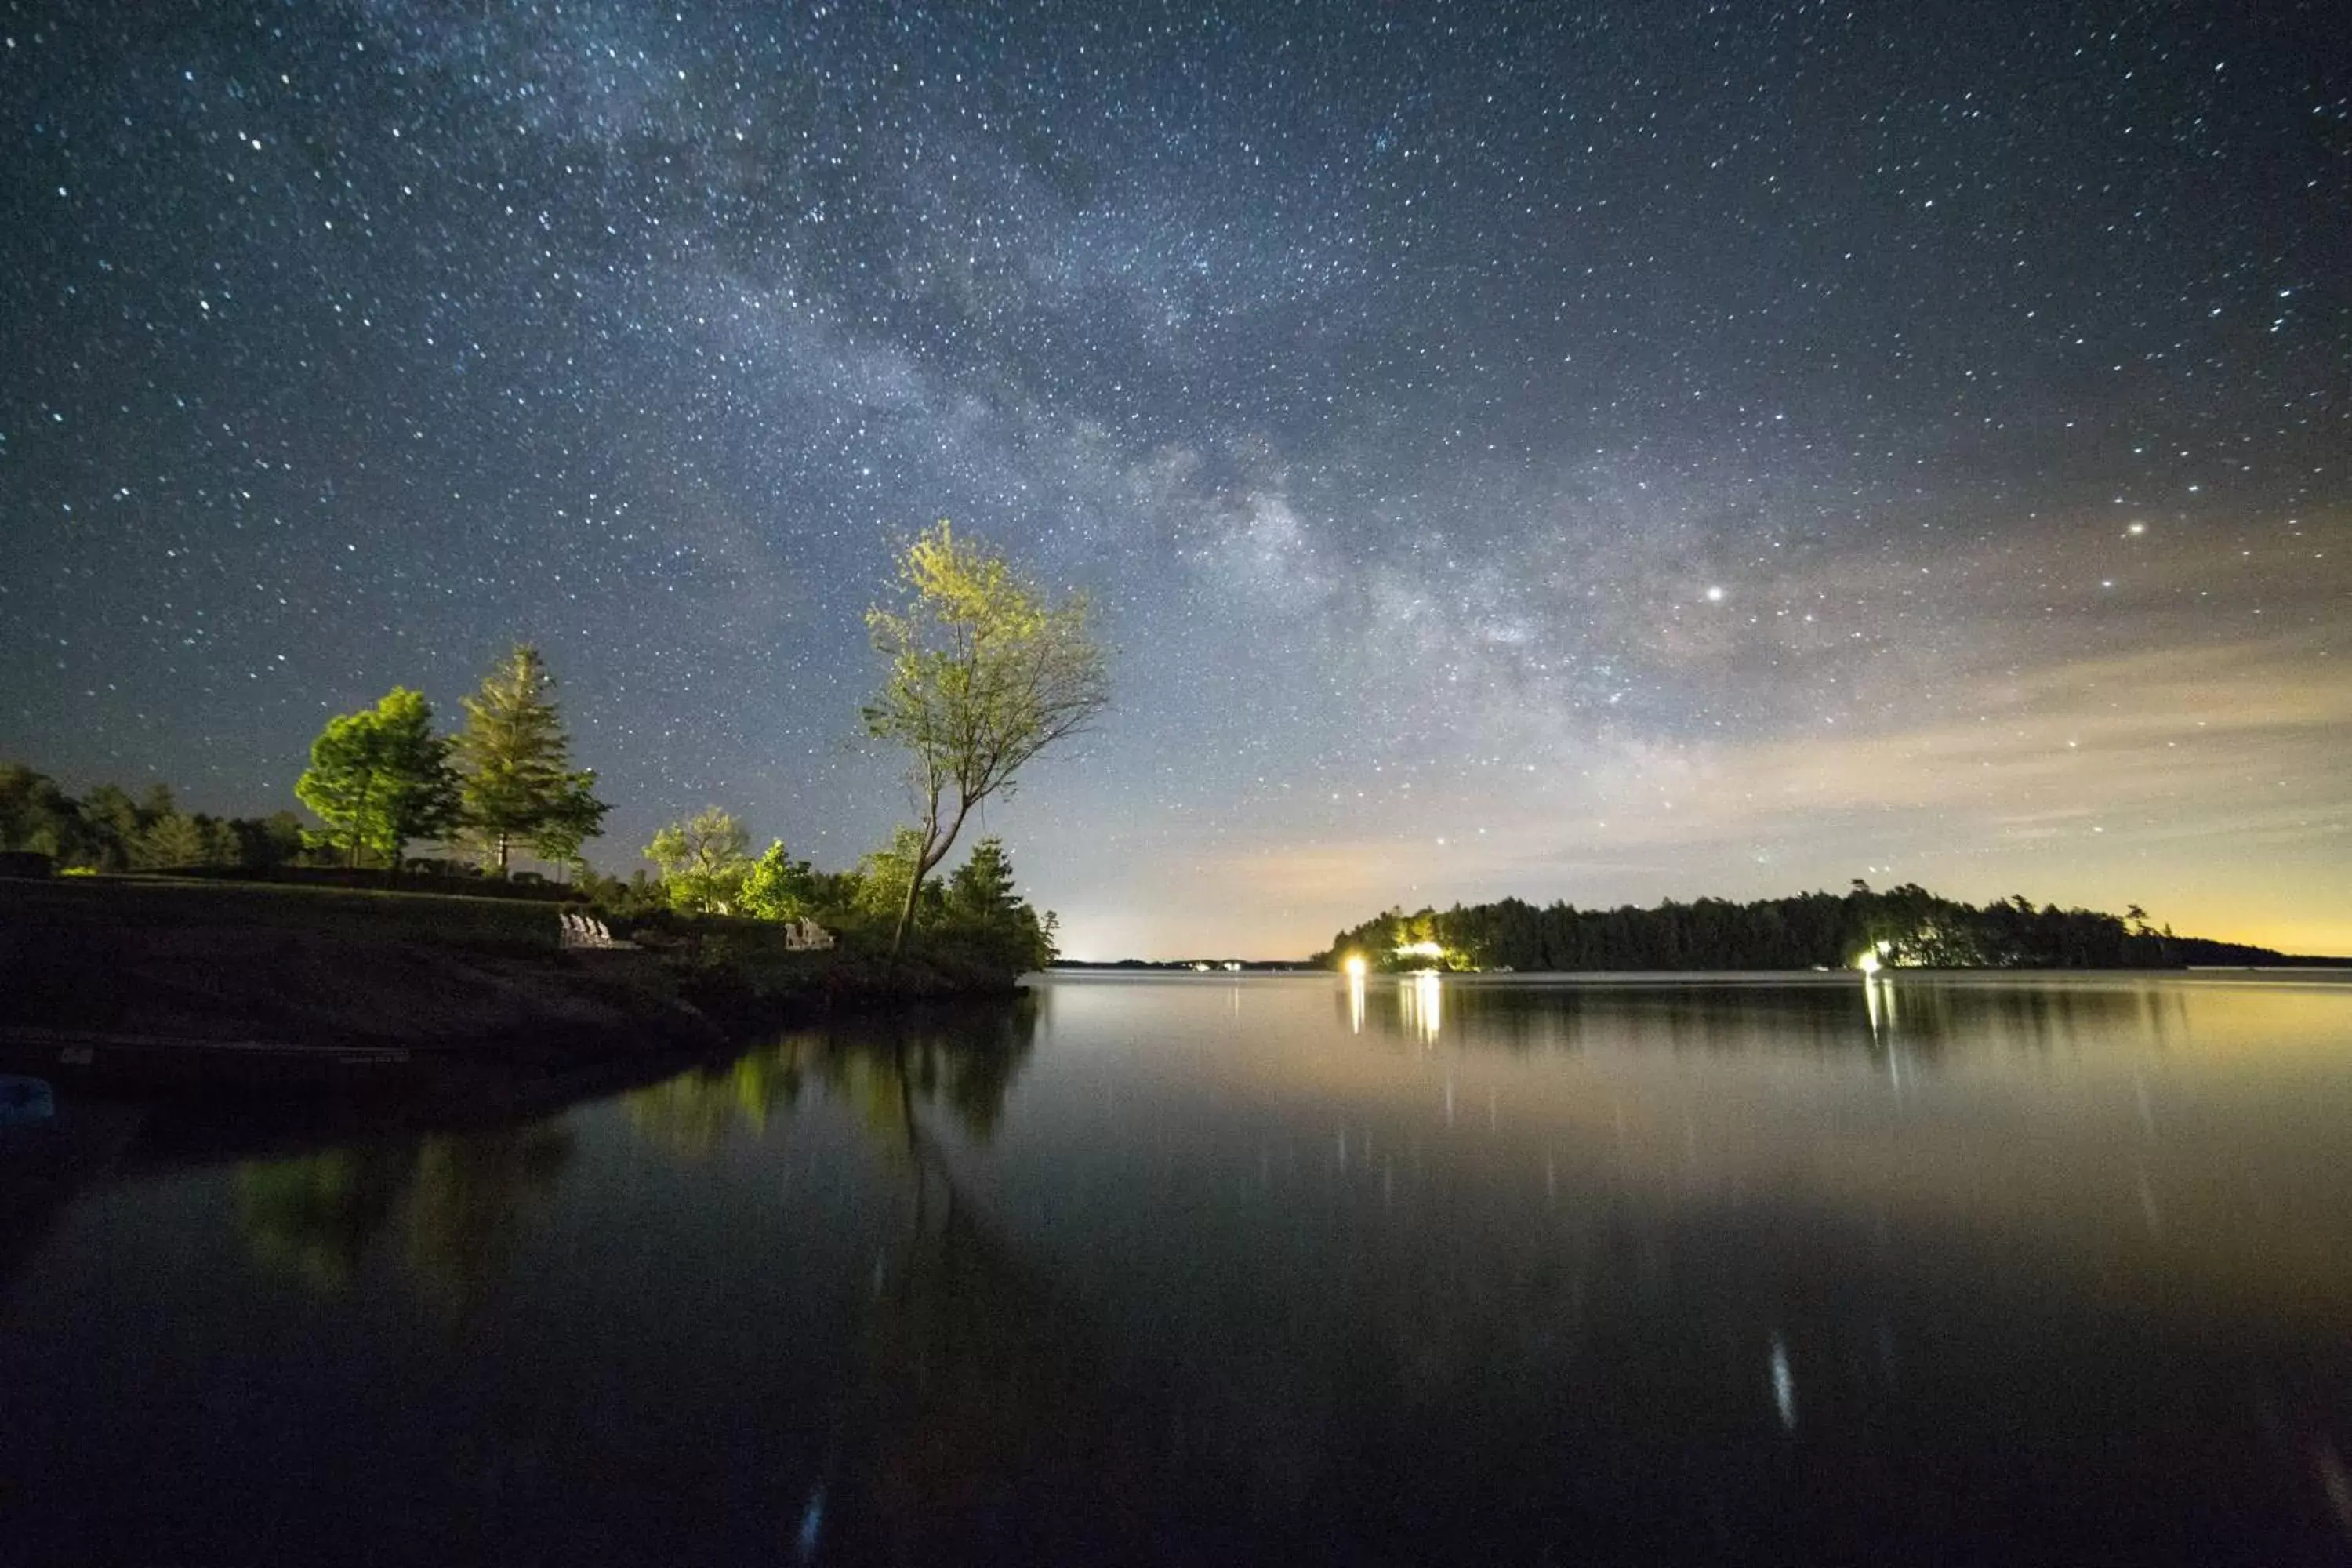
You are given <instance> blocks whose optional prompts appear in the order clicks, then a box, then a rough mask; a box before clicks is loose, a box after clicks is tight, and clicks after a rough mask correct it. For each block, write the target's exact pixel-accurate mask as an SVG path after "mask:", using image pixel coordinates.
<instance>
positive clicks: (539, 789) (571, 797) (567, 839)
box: [457, 643, 609, 876]
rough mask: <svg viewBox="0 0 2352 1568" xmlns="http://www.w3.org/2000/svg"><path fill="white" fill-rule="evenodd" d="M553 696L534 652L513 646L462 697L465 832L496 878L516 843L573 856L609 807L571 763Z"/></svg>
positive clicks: (459, 759) (586, 776)
mask: <svg viewBox="0 0 2352 1568" xmlns="http://www.w3.org/2000/svg"><path fill="white" fill-rule="evenodd" d="M554 692H555V680H554V678H553V677H552V676H551V675H549V674H548V672H547V663H546V661H545V660H544V659H542V658H540V655H539V650H538V649H537V648H535V647H531V646H530V645H529V644H528V643H518V644H517V645H516V646H515V647H514V650H513V651H512V652H511V653H509V654H508V655H507V657H506V658H505V659H504V660H502V661H501V662H500V663H499V666H498V668H495V669H493V670H491V671H490V673H489V674H488V675H487V676H485V677H483V679H482V685H481V689H479V690H478V691H477V692H476V693H475V694H474V695H473V696H471V697H468V698H467V699H466V700H465V704H466V728H465V730H464V731H463V732H461V733H460V734H459V735H458V736H457V763H458V769H459V773H460V776H461V779H462V781H463V783H462V789H463V795H464V801H465V813H466V829H467V835H468V836H469V837H470V838H471V839H472V841H473V842H474V844H475V845H476V847H478V849H479V851H480V853H481V856H482V859H483V861H484V863H485V864H487V865H491V866H495V867H497V868H498V869H499V875H501V876H503V875H505V873H506V869H507V862H508V859H509V857H510V856H511V855H512V854H513V851H514V848H515V847H516V846H517V845H518V844H520V845H526V846H530V847H533V848H536V849H538V850H540V851H541V852H542V853H552V854H553V855H554V856H556V857H557V858H564V859H574V858H578V855H579V851H580V846H581V844H582V842H583V841H584V840H586V839H589V838H593V837H595V836H596V835H598V834H599V833H601V832H602V831H603V830H604V813H605V811H606V810H607V809H609V808H608V807H607V806H606V805H605V804H604V802H603V801H600V800H598V799H597V798H596V797H595V795H594V794H593V786H594V784H595V782H596V775H595V774H594V773H585V772H575V771H574V770H573V768H572V742H571V740H570V738H569V737H568V736H566V735H565V734H564V732H563V721H562V718H561V717H560V716H559V715H558V714H557V712H556V710H555V695H554Z"/></svg>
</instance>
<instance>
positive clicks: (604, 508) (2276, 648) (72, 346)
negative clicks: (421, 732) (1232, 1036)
mask: <svg viewBox="0 0 2352 1568" xmlns="http://www.w3.org/2000/svg"><path fill="white" fill-rule="evenodd" d="M0 35H4V36H5V47H0V108H5V119H4V120H0V137H5V141H0V247H5V269H0V345H5V347H0V530H5V534H0V542H5V563H6V564H5V574H0V757H5V758H9V759H13V760H20V761H24V762H26V763H31V764H33V765H34V766H36V767H38V768H40V769H42V770H43V771H46V772H48V773H52V774H54V775H56V776H57V777H58V779H59V780H60V781H61V782H63V783H65V784H68V787H72V788H77V789H79V788H82V787H86V786H87V785H89V784H94V783H98V782H101V781H105V780H113V781H117V782H121V783H122V784H127V785H130V786H131V787H133V788H136V787H139V786H141V785H143V784H146V783H148V782H150V781H152V780H155V779H162V780H164V781H167V782H170V783H171V784H173V785H174V786H176V787H177V788H178V789H179V790H180V792H181V795H182V798H183V800H184V803H186V804H187V805H191V806H193V807H196V808H201V809H208V810H213V811H220V812H235V813H251V814H257V813H261V812H266V811H269V810H274V809H277V808H279V807H281V806H288V805H292V804H293V797H292V786H293V782H294V779H295V777H296V775H297V774H298V773H299V772H300V770H301V768H302V766H303V764H304V761H305V755H306V749H307V747H308V745H309V742H310V739H311V737H312V736H313V735H314V734H315V733H316V732H317V731H318V730H319V728H320V725H321V724H322V723H323V721H325V719H326V718H327V717H328V716H329V715H330V714H331V713H335V712H339V711H344V710H351V709H353V708H356V707H359V706H362V705H363V704H366V703H370V702H373V700H375V699H376V698H377V697H379V696H381V695H382V694H383V692H384V691H385V690H386V689H388V688H390V687H392V686H393V685H394V684H406V685H413V686H417V687H420V688H422V689H424V690H425V692H426V693H427V695H428V696H429V697H431V699H432V700H434V702H435V704H436V707H437V708H438V709H439V710H440V711H441V712H442V714H443V715H444V716H445V719H452V720H454V718H455V717H456V716H457V699H458V697H459V696H461V695H462V694H464V693H465V692H467V691H468V690H470V689H471V688H472V687H473V685H474V684H475V682H476V681H477V680H478V678H479V677H480V675H481V673H482V672H483V671H484V669H485V668H487V667H488V663H489V661H490V660H491V659H492V658H494V657H495V656H496V655H497V654H498V653H499V651H500V650H501V649H502V648H503V647H506V646H507V645H508V644H509V643H511V642H513V641H514V640H516V639H519V638H520V639H530V640H534V641H536V642H538V643H539V644H540V645H541V647H543V648H544V650H545V651H546V654H547V656H548V658H549V660H550V662H551V666H552V668H554V670H555V673H556V675H557V677H558V679H559V680H560V682H561V693H562V700H563V702H564V707H565V711H566V713H567V716H568V718H569V720H570V721H571V724H572V731H573V735H574V741H575V748H576V752H577V755H578V758H579V760H580V761H581V762H582V763H584V764H585V765H589V766H593V767H594V768H595V769H597V770H598V773H599V774H600V777H601V788H600V793H602V794H603V795H604V796H605V797H606V798H607V799H609V800H611V801H613V802H614V811H613V813H612V816H611V817H610V819H609V823H608V827H609V832H608V835H607V837H605V838H604V839H603V840H602V841H600V842H599V843H598V844H596V845H594V846H593V847H592V849H591V855H592V858H594V859H596V860H597V862H598V863H599V864H600V865H601V866H603V867H604V868H606V869H608V870H611V869H625V868H628V867H629V866H631V865H634V864H635V863H636V862H635V851H636V849H637V847H639V846H641V845H642V844H644V843H645V842H646V837H648V836H649V835H650V833H651V831H652V829H653V828H654V827H656V826H658V825H659V824H660V823H661V822H663V821H664V820H667V819H668V818H670V817H673V816H679V815H683V814H685V813H687V812H689V811H691V810H693V809H695V808H698V807H699V806H701V805H706V804H713V803H715V804H718V805H724V806H727V807H729V808H730V809H731V810H733V811H734V812H736V813H737V814H738V815H739V816H741V817H742V818H743V819H744V820H745V821H746V823H747V824H748V825H749V826H750V827H751V830H752V833H753V835H754V837H755V838H756V840H757V841H758V842H759V843H761V844H764V843H765V842H766V840H767V839H768V838H770V837H778V836H781V837H783V838H784V839H785V840H786V842H787V843H788V845H790V847H792V848H793V851H794V852H795V853H798V854H803V855H809V856H812V857H814V858H815V859H817V860H818V862H819V863H820V864H825V865H835V866H839V865H846V864H849V863H850V862H852V861H853V860H854V859H855V858H856V856H857V855H858V854H859V853H860V852H861V851H863V850H865V849H866V848H868V847H871V846H873V845H874V844H875V843H877V841H879V840H880V839H881V838H882V837H884V836H885V835H886V833H887V828H888V826H889V824H890V822H891V821H892V819H893V818H894V816H899V815H903V809H904V808H903V806H902V805H901V803H900V798H899V795H898V791H897V789H896V786H895V780H896V776H897V773H896V764H895V763H893V762H892V761H891V760H890V759H889V758H888V757H887V756H885V755H877V754H872V753H868V752H863V751H861V750H860V749H859V748H858V745H857V744H856V740H855V735H856V707H857V703H858V701H859V700H860V699H861V698H862V697H863V696H864V695H865V694H866V692H867V690H868V689H870V688H871V686H872V684H873V681H874V678H875V673H876V666H875V663H874V660H873V658H872V656H871V655H870V654H869V653H868V651H867V649H866V640H865V633H864V628H863V625H862V613H863V611H864V609H865V607H866V605H867V604H868V603H870V602H871V601H872V600H873V599H874V598H875V597H876V596H877V595H879V594H880V593H882V592H883V591H884V590H885V589H886V588H887V584H888V581H889V574H890V565H891V552H892V549H893V545H894V542H896V541H899V540H902V539H903V538H904V537H906V536H907V535H908V534H909V533H911V532H913V531H916V530H919V529H920V528H921V527H923V526H925V525H926V524H928V523H929V522H930V521H933V520H935V519H937V518H940V517H949V518H952V519H953V520H955V521H956V523H957V525H958V527H959V529H960V530H962V531H969V532H971V533H974V534H976V535H979V536H981V537H982V538H984V539H986V540H988V541H990V542H993V543H995V544H998V545H1000V546H1002V547H1003V548H1004V549H1005V550H1006V551H1007V552H1010V553H1011V554H1013V556H1015V557H1016V558H1017V559H1019V560H1020V561H1021V562H1023V563H1024V564H1025V565H1027V566H1028V567H1029V568H1030V569H1031V570H1032V571H1034V573H1035V574H1037V575H1038V576H1039V577H1041V578H1042V579H1044V580H1045V581H1047V582H1049V583H1052V584H1056V585H1060V586H1083V587H1085V588H1087V590H1088V591H1089V592H1091V593H1092V594H1093V595H1095V596H1096V599H1097V603H1098V605H1099V606H1100V608H1101V610H1102V611H1103V616H1104V623H1105V626H1106V630H1107V633H1108V637H1109V639H1110V641H1111V642H1112V643H1114V644H1115V646H1116V647H1117V648H1118V656H1117V658H1116V661H1115V664H1114V677H1113V679H1114V688H1115V692H1116V706H1115V709H1114V710H1113V711H1111V712H1110V713H1109V714H1108V715H1107V716H1106V718H1105V720H1104V721H1103V723H1102V724H1101V726H1100V727H1099V729H1098V731H1097V732H1096V733H1095V734H1094V735H1093V736H1091V737H1089V738H1088V739H1087V740H1086V741H1085V742H1082V743H1080V744H1078V745H1076V746H1074V747H1072V748H1070V749H1069V750H1067V751H1066V752H1061V753H1058V754H1054V755H1049V756H1048V757H1047V758H1046V759H1045V761H1043V762H1042V763H1039V764H1038V765H1036V766H1035V767H1034V769H1033V770H1032V771H1031V773H1029V774H1028V776H1027V777H1026V778H1024V781H1023V787H1022V790H1021V793H1020V795H1019V796H1018V797H1017V798H1016V799H1014V800H1013V801H1011V802H1009V803H1003V804H999V805H993V806H992V807H991V809H990V812H989V815H988V820H987V824H986V826H987V827H988V828H989V829H991V830H992V831H995V832H998V833H1000V834H1001V835H1003V837H1005V838H1006V840H1007V841H1008V843H1009V845H1010V847H1011V849H1012V852H1013V858H1014V862H1015V866H1016V868H1018V870H1019V872H1020V873H1021V876H1022V879H1023V882H1024V890H1026V891H1027V892H1028V893H1029V895H1030V896H1031V897H1032V898H1033V899H1034V900H1036V901H1037V902H1039V903H1040V904H1042V905H1047V906H1050V907H1053V908H1055V909H1056V910H1059V911H1061V914H1062V917H1063V921H1064V928H1065V946H1066V949H1067V950H1068V951H1070V952H1072V953H1073V954H1074V955H1076V956H1081V957H1112V956H1119V955H1123V954H1130V953H1132V954H1139V955H1146V956H1151V955H1180V954H1181V955H1186V956H1190V955H1192V954H1195V953H1218V954H1223V953H1234V954H1240V955H1263V956H1283V955H1293V954H1302V953H1304V952H1308V951H1310V950H1312V949H1314V948H1317V947H1319V946H1321V945H1322V944H1323V943H1325V942H1328V939H1329V937H1330V933H1331V932H1332V931H1333V930H1334V929H1335V928H1337V927H1339V925H1341V924H1343V923H1350V922H1352V921H1356V920H1359V919H1361V918H1363V917H1364V916H1367V915H1369V914H1371V913H1373V912H1375V911H1377V910H1380V909H1381V908H1383V907H1385V906H1387V905H1389V904H1391V903H1393V902H1402V903H1403V904H1405V905H1406V906H1407V907H1409V908H1410V907H1414V906H1417V905H1419V904H1422V903H1424V902H1435V903H1439V904H1444V903H1449V902H1452V901H1454V900H1457V899H1458V900H1465V901H1469V900H1480V899H1487V898H1494V897H1500V896H1503V895H1506V894H1517V895H1520V896H1524V897H1527V898H1529V899H1531V900H1537V901H1538V902H1544V901H1549V900H1553V899H1559V898H1565V899H1568V900H1571V901H1573V902H1575V903H1578V904H1580V905H1587V906H1590V905H1595V904H1611V903H1616V902H1620V901H1626V900H1632V901H1636V902H1643V903H1649V902H1654V901H1655V900H1657V899H1659V898H1661V897H1665V896H1674V897H1679V898H1690V897H1695V896H1699V895H1705V894H1717V895H1725V896H1733V897H1742V898H1746V897H1757V896H1762V895H1766V894H1777V893H1784V892H1793V891H1797V890H1800V889H1806V888H1813V887H1828V888H1832V889H1843V888H1844V886H1845V885H1846V883H1847V882H1848V880H1849V879H1852V878H1854V877H1864V878H1867V879H1870V880H1871V881H1872V882H1873V883H1874V885H1880V886H1884V885H1887V884H1890V883H1893V882H1897V881H1905V880H1916V881H1919V882H1922V883H1925V884H1926V885H1927V886H1928V887H1930V888H1933V889H1937V890H1938V891H1941V892H1945V893H1948V894H1951V895H1954V896H1959V897H1965V898H1969V899H1972V900H1980V899H1984V898H1989V897H1995V896H2002V895H2007V894H2009V893H2011V892H2014V891H2022V892H2025V893H2027V894H2029V895H2030V896H2032V898H2033V899H2034V900H2036V901H2037V902H2041V901H2044V900H2051V901H2056V902H2059V903H2061V904H2075V903H2081V904H2088V905H2093V906H2098V907H2106V908H2112V909H2117V910H2120V909H2121V908H2122V907H2123V906H2124V904H2126V902H2134V901H2136V902H2138V903H2140V904H2143V905H2145V906H2146V907H2147V910H2148V912H2149V914H2150V915H2151V916H2152V917H2153V918H2155V919H2156V920H2158V921H2170V922H2171V923H2173V924H2174V925H2175V926H2177V927H2178V928H2179V930H2181V931H2195V932H2197V933H2199V934H2203V935H2210V936H2222V937H2237V938H2242V939H2249V940H2256V941H2266V942H2274V943H2278V944H2281V945H2285V946H2288V947H2292V948H2299V949H2303V950H2306V951H2309V950H2319V951H2333V952H2347V951H2352V894H2347V890H2346V889H2352V831H2347V825H2348V824H2352V767H2347V763H2352V647H2347V635H2346V631H2345V627H2346V626H2347V623H2352V483H2347V463H2352V63H2347V62H2352V44H2347V33H2346V31H2345V29H2344V27H2343V26H2342V20H2341V14H2340V13H2339V12H2337V11H2336V9H2335V7H2334V6H2333V5H2303V6H2298V5H2293V4H2280V5H2260V6H2226V7H2225V6H2220V5H2211V6H2206V5H2170V4H2167V5H2041V4H2022V3H2012V4H2010V5H1877V6H1863V7H1859V8H1851V7H1848V6H1846V5H1837V6H1829V7H1811V6H1802V5H1800V6H1794V7H1783V6H1769V5H1705V6H1699V5H1683V4H1624V5H1617V6H1613V7H1584V6H1570V5H1533V4H1519V5H1499V4H1497V5H1456V6H1445V7H1436V8H1426V7H1423V8H1412V9H1408V8H1405V7H1402V6H1391V5H1373V4H1365V3H1361V0H1347V3H1343V4H1333V5H1274V4H1262V5H1199V4H1192V3H1189V0H1188V3H1186V4H1181V5H1167V6H1158V5H1102V4H1068V5H1050V4H1049V5H1036V6H1026V5H1024V6H1019V7H1014V6H1000V7H983V6H979V5H971V6H967V5H935V6H931V7H929V8H918V7H912V6H898V7H893V6H884V5H854V4H853V5H814V6H807V5H802V6H785V5H772V4H757V5H754V4H737V5H723V4H710V5H704V4H697V5H684V6H678V7H675V8H668V7H663V8H656V7H655V6H651V5H640V4H631V3H625V0H581V3H575V4H565V5H516V6H508V5H501V4H496V3H493V4H488V5H478V4H477V5H452V4H426V3H422V0H375V3H365V4H320V3H316V0H303V3H300V4H283V5H258V6H257V5H213V4H192V3H188V0H180V3H177V4H162V3H157V4H149V5H68V4H65V3H63V0H58V3H56V4H48V5H43V4H26V3H15V4H6V5H0Z"/></svg>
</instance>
